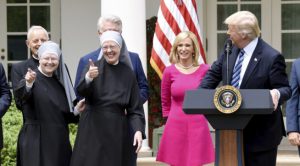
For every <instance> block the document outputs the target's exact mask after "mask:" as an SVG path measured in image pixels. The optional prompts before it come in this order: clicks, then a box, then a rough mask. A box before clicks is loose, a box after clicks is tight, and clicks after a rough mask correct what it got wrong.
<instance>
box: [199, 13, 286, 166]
mask: <svg viewBox="0 0 300 166" xmlns="http://www.w3.org/2000/svg"><path fill="white" fill-rule="evenodd" d="M225 24H227V25H228V31H227V34H228V35H229V36H230V39H231V40H232V42H233V47H232V53H231V55H230V56H229V61H228V65H227V64H226V55H225V54H223V55H221V56H220V57H219V58H218V59H217V60H216V61H215V62H214V63H213V64H212V66H211V69H210V70H209V71H208V72H207V74H206V76H205V77H204V79H203V80H202V83H201V85H200V88H206V89H214V88H216V87H217V86H218V84H219V83H220V82H221V81H222V82H223V84H226V83H227V81H228V82H229V83H231V85H233V84H232V82H233V81H232V79H233V78H232V77H233V76H232V75H233V69H234V66H235V65H236V64H237V62H238V61H239V59H240V58H239V57H238V55H239V52H241V50H243V51H242V52H244V53H243V61H242V63H241V64H242V67H241V68H240V69H241V70H240V74H239V77H240V78H239V81H238V86H237V87H238V88H240V89H269V90H270V94H271V96H272V100H273V105H274V111H273V113H272V114H269V115H254V116H253V117H252V119H251V120H250V122H249V123H248V125H247V126H246V128H245V129H244V130H243V142H244V159H245V166H275V165H276V156H277V148H278V145H279V144H280V142H281V139H282V136H284V135H285V129H284V123H283V117H282V112H281V108H280V107H281V104H282V103H283V102H284V101H286V100H288V99H289V98H290V96H291V89H290V86H289V82H288V77H287V74H286V72H285V68H286V65H285V60H284V57H283V56H282V55H281V53H279V52H278V51H277V50H275V49H274V48H272V47H271V46H270V45H268V44H267V43H266V42H264V41H263V39H261V38H260V37H259V36H260V28H259V25H258V21H257V18H256V17H255V15H254V14H252V13H251V12H248V11H239V12H236V13H234V14H232V15H231V16H229V17H228V18H227V19H226V20H225ZM227 66H228V70H229V74H228V76H229V78H227V74H226V73H227V72H226V71H227Z"/></svg>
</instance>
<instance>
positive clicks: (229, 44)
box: [225, 38, 232, 55]
mask: <svg viewBox="0 0 300 166" xmlns="http://www.w3.org/2000/svg"><path fill="white" fill-rule="evenodd" d="M231 48H232V41H231V40H230V39H229V38H228V39H227V40H226V47H225V54H226V55H230V54H231Z"/></svg>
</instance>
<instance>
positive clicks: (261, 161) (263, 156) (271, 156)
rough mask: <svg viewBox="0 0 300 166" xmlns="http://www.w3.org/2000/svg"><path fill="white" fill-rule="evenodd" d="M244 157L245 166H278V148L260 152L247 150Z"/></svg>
mask: <svg viewBox="0 0 300 166" xmlns="http://www.w3.org/2000/svg"><path fill="white" fill-rule="evenodd" d="M244 157H245V166H276V157H277V147H276V148H274V149H270V150H266V151H259V152H249V151H246V150H245V151H244Z"/></svg>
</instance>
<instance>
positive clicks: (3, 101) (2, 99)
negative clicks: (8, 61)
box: [0, 63, 11, 165]
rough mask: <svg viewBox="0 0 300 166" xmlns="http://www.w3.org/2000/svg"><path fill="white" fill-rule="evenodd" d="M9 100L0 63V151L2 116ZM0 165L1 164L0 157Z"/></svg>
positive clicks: (0, 144)
mask: <svg viewBox="0 0 300 166" xmlns="http://www.w3.org/2000/svg"><path fill="white" fill-rule="evenodd" d="M10 102H11V93H10V90H9V86H8V84H7V79H6V76H5V71H4V68H3V66H2V64H1V63H0V152H1V149H2V148H3V131H2V117H3V116H4V114H5V113H6V111H7V110H8V108H9V106H10ZM0 165H1V157H0Z"/></svg>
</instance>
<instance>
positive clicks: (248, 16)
mask: <svg viewBox="0 0 300 166" xmlns="http://www.w3.org/2000/svg"><path fill="white" fill-rule="evenodd" d="M224 23H225V24H227V25H233V26H235V27H236V28H237V29H238V31H239V33H243V34H246V35H247V36H248V37H249V38H250V39H254V38H256V37H259V36H260V28H259V25H258V21H257V18H256V16H255V15H254V14H253V13H251V12H249V11H238V12H236V13H233V14H232V15H230V16H229V17H227V18H226V20H225V21H224Z"/></svg>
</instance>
